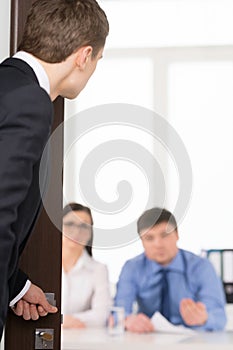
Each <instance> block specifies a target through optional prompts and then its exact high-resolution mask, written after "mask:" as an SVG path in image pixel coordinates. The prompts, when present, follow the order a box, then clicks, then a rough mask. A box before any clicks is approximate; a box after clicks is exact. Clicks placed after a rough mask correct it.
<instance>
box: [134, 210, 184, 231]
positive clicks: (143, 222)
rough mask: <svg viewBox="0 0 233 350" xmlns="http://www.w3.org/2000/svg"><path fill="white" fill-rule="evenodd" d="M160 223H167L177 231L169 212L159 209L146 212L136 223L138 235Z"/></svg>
mask: <svg viewBox="0 0 233 350" xmlns="http://www.w3.org/2000/svg"><path fill="white" fill-rule="evenodd" d="M162 222H169V224H171V225H172V226H173V228H174V229H175V230H176V229H177V223H176V219H175V217H174V215H173V214H172V213H171V212H170V211H168V210H166V209H164V208H159V207H156V208H152V209H149V210H146V211H145V212H144V213H143V214H142V215H141V216H140V218H139V219H138V221H137V230H138V233H139V234H140V233H141V232H142V231H143V230H145V229H150V228H152V227H154V226H155V225H158V224H160V223H162Z"/></svg>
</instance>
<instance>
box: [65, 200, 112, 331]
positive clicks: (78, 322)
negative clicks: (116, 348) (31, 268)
mask: <svg viewBox="0 0 233 350" xmlns="http://www.w3.org/2000/svg"><path fill="white" fill-rule="evenodd" d="M92 226H93V219H92V215H91V211H90V209H89V208H88V207H85V206H83V205H81V204H77V203H70V204H68V205H67V206H66V207H65V208H64V210H63V249H62V313H63V315H64V322H63V327H64V328H85V327H101V326H105V325H106V319H107V316H108V312H109V306H110V304H111V298H110V289H109V280H108V270H107V267H106V266H105V265H104V264H102V263H100V262H97V261H95V260H94V259H93V258H92V242H93V227H92Z"/></svg>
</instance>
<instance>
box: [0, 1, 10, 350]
mask: <svg viewBox="0 0 233 350" xmlns="http://www.w3.org/2000/svg"><path fill="white" fill-rule="evenodd" d="M0 33H1V40H0V61H2V60H3V59H5V58H6V57H7V56H8V55H9V50H10V49H9V47H10V45H9V44H10V1H9V0H1V11H0ZM3 342H4V339H2V342H1V344H0V350H4V348H3Z"/></svg>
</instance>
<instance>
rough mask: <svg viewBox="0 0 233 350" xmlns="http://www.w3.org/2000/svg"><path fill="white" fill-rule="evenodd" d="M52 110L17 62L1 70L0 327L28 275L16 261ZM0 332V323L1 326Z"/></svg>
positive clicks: (31, 218) (32, 207)
mask: <svg viewBox="0 0 233 350" xmlns="http://www.w3.org/2000/svg"><path fill="white" fill-rule="evenodd" d="M52 117H53V105H52V102H51V100H50V97H49V95H48V94H47V93H46V91H45V90H43V89H42V88H41V87H40V86H39V83H38V80H37V78H36V76H35V74H34V71H33V70H32V69H31V67H30V66H29V65H28V64H27V63H25V62H24V61H22V60H20V59H17V58H9V59H7V60H5V61H4V62H3V63H2V64H1V65H0V322H1V321H2V322H3V323H4V319H5V317H6V312H7V308H8V303H9V300H12V299H13V298H14V297H15V296H16V295H17V294H18V293H19V292H20V290H21V289H22V288H23V287H24V285H25V283H26V280H27V276H26V275H25V274H24V273H23V272H22V271H20V270H18V259H19V256H20V254H21V252H22V250H23V248H24V246H25V244H26V241H27V239H28V237H29V235H30V233H31V231H32V229H33V226H34V224H35V221H36V219H37V216H38V213H39V209H40V206H41V196H40V190H39V165H40V159H41V155H42V152H43V149H44V146H45V144H46V142H47V140H48V137H49V134H50V130H51V123H52ZM0 327H1V324H0Z"/></svg>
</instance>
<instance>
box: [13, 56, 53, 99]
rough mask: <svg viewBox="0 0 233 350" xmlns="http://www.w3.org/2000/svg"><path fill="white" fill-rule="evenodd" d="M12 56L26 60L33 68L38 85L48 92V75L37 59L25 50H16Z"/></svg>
mask: <svg viewBox="0 0 233 350" xmlns="http://www.w3.org/2000/svg"><path fill="white" fill-rule="evenodd" d="M13 57H14V58H19V59H21V60H22V61H24V62H26V63H27V64H28V65H29V66H30V67H31V68H32V69H33V70H34V73H35V75H36V77H37V79H38V81H39V84H40V87H42V88H43V89H44V90H45V91H46V92H47V94H48V95H49V94H50V84H49V78H48V75H47V73H46V71H45V69H44V67H43V66H42V65H41V64H40V63H39V61H38V60H37V59H36V58H35V57H33V56H32V55H31V54H29V53H28V52H25V51H18V52H16V54H15V55H14V56H13Z"/></svg>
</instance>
